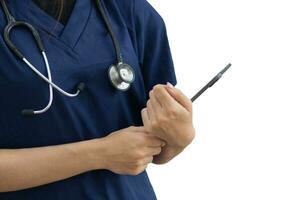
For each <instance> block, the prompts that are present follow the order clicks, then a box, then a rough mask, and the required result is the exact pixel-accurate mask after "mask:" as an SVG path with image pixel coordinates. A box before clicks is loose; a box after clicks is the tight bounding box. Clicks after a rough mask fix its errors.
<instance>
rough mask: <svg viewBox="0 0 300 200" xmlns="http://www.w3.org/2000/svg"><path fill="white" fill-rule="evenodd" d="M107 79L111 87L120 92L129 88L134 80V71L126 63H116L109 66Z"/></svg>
mask: <svg viewBox="0 0 300 200" xmlns="http://www.w3.org/2000/svg"><path fill="white" fill-rule="evenodd" d="M108 77H109V80H110V82H111V83H112V85H113V86H114V87H115V88H117V89H118V90H121V91H126V90H128V89H129V88H130V85H131V83H133V81H134V79H135V74H134V70H133V69H132V67H131V66H130V65H128V64H126V63H118V64H117V65H111V66H110V67H109V69H108Z"/></svg>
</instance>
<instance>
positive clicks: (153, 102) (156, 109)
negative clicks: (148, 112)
mask: <svg viewBox="0 0 300 200" xmlns="http://www.w3.org/2000/svg"><path fill="white" fill-rule="evenodd" d="M149 97H150V104H151V105H152V108H153V110H154V112H155V113H157V112H160V111H161V109H162V106H161V104H160V103H159V101H158V100H157V98H156V97H155V95H154V94H153V90H151V91H150V92H149Z"/></svg>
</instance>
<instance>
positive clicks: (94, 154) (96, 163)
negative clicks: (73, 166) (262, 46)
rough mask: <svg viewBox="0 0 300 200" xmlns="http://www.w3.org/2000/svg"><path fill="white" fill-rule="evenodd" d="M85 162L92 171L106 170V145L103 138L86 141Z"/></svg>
mask: <svg viewBox="0 0 300 200" xmlns="http://www.w3.org/2000/svg"><path fill="white" fill-rule="evenodd" d="M86 142H87V143H86V145H85V150H84V152H85V155H84V156H85V161H86V162H87V163H88V165H89V167H90V169H91V170H96V169H105V155H104V154H105V143H104V139H103V138H97V139H91V140H88V141H86Z"/></svg>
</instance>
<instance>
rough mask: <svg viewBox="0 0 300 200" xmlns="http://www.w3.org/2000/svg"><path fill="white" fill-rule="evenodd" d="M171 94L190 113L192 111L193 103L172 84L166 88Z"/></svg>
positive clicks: (168, 84)
mask: <svg viewBox="0 0 300 200" xmlns="http://www.w3.org/2000/svg"><path fill="white" fill-rule="evenodd" d="M166 88H167V90H168V92H169V94H170V95H171V96H172V97H173V98H174V99H175V100H176V101H177V102H178V103H179V104H181V105H182V106H183V107H184V108H186V109H187V110H188V111H192V101H191V100H190V99H189V98H188V97H187V96H186V95H185V94H183V92H182V91H181V90H179V89H178V88H175V87H174V86H173V85H172V84H171V83H169V82H168V83H167V86H166Z"/></svg>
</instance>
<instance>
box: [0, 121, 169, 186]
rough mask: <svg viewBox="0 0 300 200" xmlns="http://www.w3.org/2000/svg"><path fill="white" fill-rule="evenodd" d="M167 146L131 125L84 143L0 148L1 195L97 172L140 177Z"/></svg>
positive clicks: (141, 128)
mask: <svg viewBox="0 0 300 200" xmlns="http://www.w3.org/2000/svg"><path fill="white" fill-rule="evenodd" d="M164 145H165V143H164V141H163V140H161V139H159V138H157V137H155V136H152V135H150V134H148V133H147V132H146V130H145V128H144V127H134V126H131V127H128V128H125V129H121V130H118V131H115V132H113V133H111V134H109V135H108V136H106V137H103V138H97V139H92V140H86V141H82V142H75V143H69V144H62V145H54V146H46V147H36V148H26V149H0V192H9V191H16V190H21V189H27V188H31V187H35V186H40V185H44V184H47V183H51V182H55V181H59V180H62V179H66V178H69V177H71V176H74V175H78V174H80V173H84V172H87V171H90V170H95V169H108V170H110V171H112V172H114V173H118V174H126V175H137V174H139V173H141V172H143V171H144V170H145V168H146V167H147V165H148V164H149V163H151V162H152V160H153V156H154V155H158V154H159V153H160V152H161V147H162V146H164Z"/></svg>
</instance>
